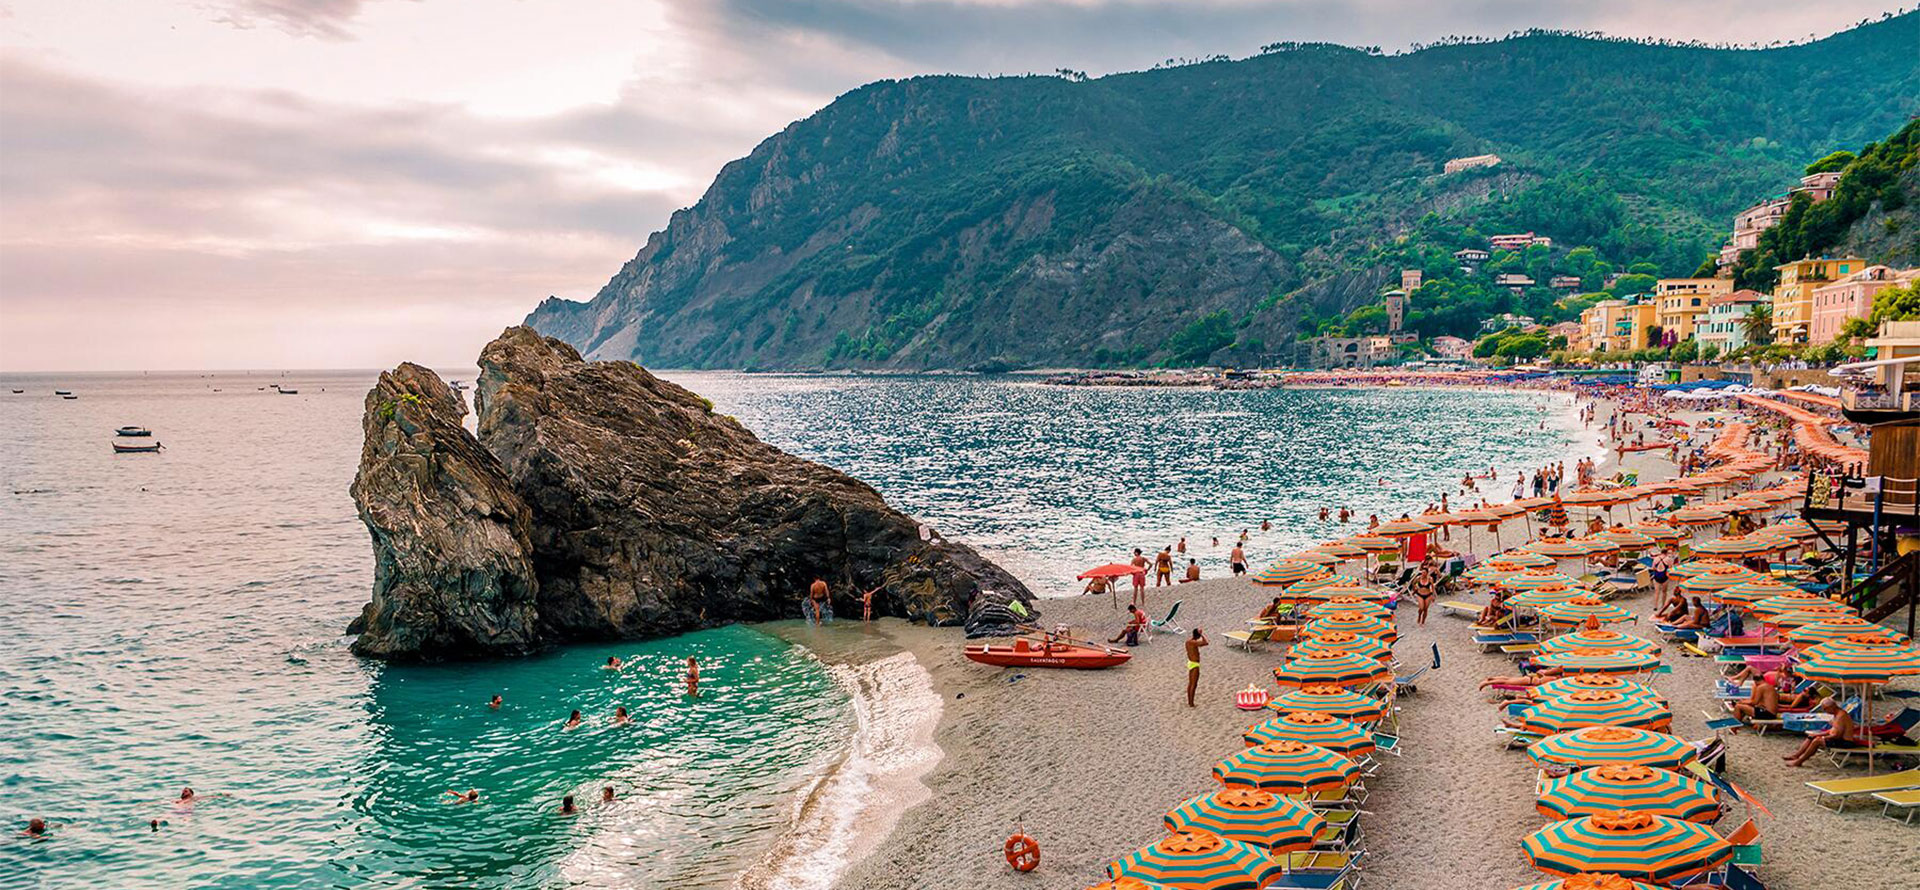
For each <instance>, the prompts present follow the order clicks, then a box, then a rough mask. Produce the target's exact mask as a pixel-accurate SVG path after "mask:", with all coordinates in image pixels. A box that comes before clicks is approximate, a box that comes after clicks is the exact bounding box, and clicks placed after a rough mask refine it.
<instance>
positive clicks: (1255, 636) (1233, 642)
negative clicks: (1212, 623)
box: [1221, 624, 1273, 652]
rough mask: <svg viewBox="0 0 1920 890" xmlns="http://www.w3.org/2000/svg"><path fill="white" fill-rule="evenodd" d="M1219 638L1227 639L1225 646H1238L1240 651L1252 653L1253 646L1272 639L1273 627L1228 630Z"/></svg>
mask: <svg viewBox="0 0 1920 890" xmlns="http://www.w3.org/2000/svg"><path fill="white" fill-rule="evenodd" d="M1221 636H1224V637H1226V638H1227V645H1229V646H1238V647H1239V648H1241V649H1244V650H1246V651H1248V652H1252V651H1253V647H1254V646H1257V645H1259V644H1261V643H1264V642H1266V641H1267V640H1269V639H1272V637H1273V625H1271V624H1269V625H1266V626H1264V627H1256V628H1253V629H1252V630H1230V631H1227V632H1226V633H1224V634H1221Z"/></svg>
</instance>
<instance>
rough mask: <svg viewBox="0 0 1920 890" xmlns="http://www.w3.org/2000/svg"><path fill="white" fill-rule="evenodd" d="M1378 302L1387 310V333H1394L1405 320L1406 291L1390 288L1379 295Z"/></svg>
mask: <svg viewBox="0 0 1920 890" xmlns="http://www.w3.org/2000/svg"><path fill="white" fill-rule="evenodd" d="M1380 302H1381V304H1382V305H1384V306H1385V307H1386V310H1387V333H1388V334H1395V333H1398V332H1399V331H1400V328H1401V326H1402V325H1403V324H1404V323H1405V322H1406V320H1407V292H1406V291H1403V290H1390V291H1387V292H1386V293H1384V294H1381V295H1380Z"/></svg>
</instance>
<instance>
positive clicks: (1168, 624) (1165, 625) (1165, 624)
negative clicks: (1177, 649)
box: [1147, 600, 1187, 634]
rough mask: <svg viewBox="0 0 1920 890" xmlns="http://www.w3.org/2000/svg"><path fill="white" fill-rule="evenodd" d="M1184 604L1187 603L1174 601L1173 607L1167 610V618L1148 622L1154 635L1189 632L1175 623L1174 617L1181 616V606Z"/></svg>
mask: <svg viewBox="0 0 1920 890" xmlns="http://www.w3.org/2000/svg"><path fill="white" fill-rule="evenodd" d="M1184 602H1186V600H1174V601H1173V605H1172V606H1169V607H1168V608H1167V617H1165V618H1161V619H1158V620H1149V621H1148V622H1147V627H1149V628H1151V629H1152V630H1153V632H1154V633H1163V634H1183V633H1186V632H1187V629H1186V628H1184V627H1181V626H1180V625H1178V624H1175V623H1173V616H1175V615H1178V614H1180V604H1181V603H1184Z"/></svg>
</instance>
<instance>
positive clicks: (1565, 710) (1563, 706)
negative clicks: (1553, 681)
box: [1520, 689, 1673, 735]
mask: <svg viewBox="0 0 1920 890" xmlns="http://www.w3.org/2000/svg"><path fill="white" fill-rule="evenodd" d="M1589 726H1628V727H1632V728H1634V729H1651V730H1655V731H1660V732H1664V731H1665V730H1667V729H1668V728H1669V727H1671V726H1673V712H1671V711H1668V710H1667V709H1666V707H1665V706H1663V705H1659V704H1655V703H1653V702H1650V701H1647V700H1646V699H1644V698H1640V697H1638V696H1627V695H1621V694H1620V693H1618V692H1609V691H1607V690H1604V689H1590V690H1586V691H1583V692H1569V693H1567V694H1566V695H1557V696H1550V697H1547V698H1542V699H1538V700H1536V701H1535V702H1534V703H1533V704H1531V705H1528V706H1527V707H1526V709H1525V710H1523V711H1521V712H1520V728H1521V729H1523V730H1525V731H1526V732H1532V733H1538V734H1540V735H1552V734H1553V733H1556V732H1570V731H1572V730H1575V729H1583V728H1585V727H1589Z"/></svg>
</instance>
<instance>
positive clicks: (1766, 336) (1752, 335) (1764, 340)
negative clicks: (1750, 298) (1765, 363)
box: [1740, 304, 1773, 346]
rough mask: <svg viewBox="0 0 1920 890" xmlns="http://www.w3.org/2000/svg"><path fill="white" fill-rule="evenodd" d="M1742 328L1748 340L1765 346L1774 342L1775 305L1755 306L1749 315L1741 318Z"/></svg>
mask: <svg viewBox="0 0 1920 890" xmlns="http://www.w3.org/2000/svg"><path fill="white" fill-rule="evenodd" d="M1740 330H1741V332H1742V333H1744V334H1745V335H1746V337H1747V342H1748V343H1752V344H1754V345H1757V346H1765V345H1767V344H1768V343H1772V342H1773V307H1772V306H1768V305H1765V304H1761V305H1759V306H1755V307H1753V309H1752V311H1750V312H1748V313H1747V317H1746V318H1743V319H1741V320H1740Z"/></svg>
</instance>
